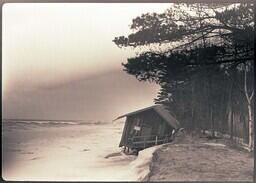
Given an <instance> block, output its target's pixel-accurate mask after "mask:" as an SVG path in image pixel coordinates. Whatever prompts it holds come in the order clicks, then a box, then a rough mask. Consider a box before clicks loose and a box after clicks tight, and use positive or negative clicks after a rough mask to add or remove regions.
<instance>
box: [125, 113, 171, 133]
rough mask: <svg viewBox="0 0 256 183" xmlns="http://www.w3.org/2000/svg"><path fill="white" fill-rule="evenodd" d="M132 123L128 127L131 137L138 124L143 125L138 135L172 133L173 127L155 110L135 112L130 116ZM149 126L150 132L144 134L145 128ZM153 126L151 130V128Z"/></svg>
mask: <svg viewBox="0 0 256 183" xmlns="http://www.w3.org/2000/svg"><path fill="white" fill-rule="evenodd" d="M129 123H130V125H129V126H128V127H127V131H129V135H128V136H129V137H131V136H132V135H134V134H133V131H134V130H133V129H134V127H135V126H136V125H139V126H141V127H142V129H141V133H142V134H138V135H142V136H146V135H158V136H164V135H166V134H170V133H171V132H172V130H173V128H172V127H171V126H170V125H169V124H168V123H167V122H166V121H165V120H164V119H163V118H162V117H161V116H160V115H159V114H157V113H156V112H155V111H154V110H149V111H144V112H142V113H138V114H135V115H133V116H130V117H129ZM147 128H148V134H147V133H146V132H145V133H146V134H143V130H144V131H145V129H147ZM149 128H151V130H149Z"/></svg>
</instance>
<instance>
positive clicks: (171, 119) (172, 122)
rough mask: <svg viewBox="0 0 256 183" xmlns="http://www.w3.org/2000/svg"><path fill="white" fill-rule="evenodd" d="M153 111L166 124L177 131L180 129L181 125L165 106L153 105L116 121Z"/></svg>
mask: <svg viewBox="0 0 256 183" xmlns="http://www.w3.org/2000/svg"><path fill="white" fill-rule="evenodd" d="M151 109H153V110H154V111H155V112H157V113H158V114H159V115H160V116H161V117H162V118H163V119H164V120H165V121H166V122H168V124H169V125H171V126H172V127H174V128H175V129H178V128H179V127H180V123H179V122H178V121H177V119H175V118H174V117H173V116H172V115H171V114H170V112H169V111H168V110H167V109H166V108H165V107H164V106H163V105H153V106H150V107H147V108H144V109H140V110H137V111H134V112H130V113H127V114H124V115H122V116H119V117H117V118H116V119H115V120H118V119H120V118H123V117H126V116H132V115H134V114H138V113H141V112H144V111H147V110H151Z"/></svg>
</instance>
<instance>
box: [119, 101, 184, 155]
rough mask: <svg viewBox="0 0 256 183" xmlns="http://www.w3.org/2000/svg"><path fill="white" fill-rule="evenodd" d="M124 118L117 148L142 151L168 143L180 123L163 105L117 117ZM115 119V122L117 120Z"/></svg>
mask: <svg viewBox="0 0 256 183" xmlns="http://www.w3.org/2000/svg"><path fill="white" fill-rule="evenodd" d="M123 117H126V121H125V125H124V129H123V134H122V137H121V141H120V144H119V147H124V151H126V149H128V152H129V149H131V150H137V151H139V150H142V149H145V148H147V147H151V146H154V145H158V144H163V143H167V142H170V141H171V140H172V135H173V134H174V132H175V131H176V130H177V129H179V127H180V123H179V122H178V121H177V120H176V119H175V118H174V117H173V116H172V115H171V114H170V112H169V111H168V110H167V109H166V108H165V107H164V106H163V105H154V106H151V107H147V108H144V109H141V110H137V111H134V112H131V113H128V114H124V115H122V116H119V117H118V118H117V119H120V118H123ZM117 119H116V120H117Z"/></svg>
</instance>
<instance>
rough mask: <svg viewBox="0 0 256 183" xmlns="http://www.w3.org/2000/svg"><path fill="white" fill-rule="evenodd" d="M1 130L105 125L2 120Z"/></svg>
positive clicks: (82, 122)
mask: <svg viewBox="0 0 256 183" xmlns="http://www.w3.org/2000/svg"><path fill="white" fill-rule="evenodd" d="M2 122H3V123H2V127H3V128H2V129H3V130H8V129H13V128H16V127H17V128H18V127H22V128H23V129H26V128H29V127H36V126H38V127H57V126H67V125H99V124H105V123H106V122H102V121H86V120H33V119H3V120H2Z"/></svg>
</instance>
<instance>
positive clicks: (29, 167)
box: [2, 123, 137, 181]
mask: <svg viewBox="0 0 256 183" xmlns="http://www.w3.org/2000/svg"><path fill="white" fill-rule="evenodd" d="M122 127H123V123H116V124H112V123H111V124H96V125H95V124H91V125H62V126H51V127H47V126H43V125H42V126H38V125H24V124H20V125H19V127H18V126H17V125H16V126H15V127H14V126H13V127H12V128H9V129H7V128H4V131H3V163H2V167H3V172H2V175H3V178H4V179H5V180H27V181H28V180H30V181H33V180H46V181H47V180H54V181H59V180H60V181H68V180H70V181H74V180H76V181H79V180H136V178H137V177H136V175H135V174H134V173H133V172H132V171H131V170H130V169H129V166H130V165H129V163H130V162H131V161H133V160H134V159H135V158H136V157H135V156H132V155H130V156H127V155H123V154H122V153H120V149H119V147H118V145H119V140H120V136H121V130H122ZM113 153H114V154H113ZM109 154H110V157H108V158H105V157H106V156H108V155H109ZM111 154H112V155H111Z"/></svg>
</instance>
